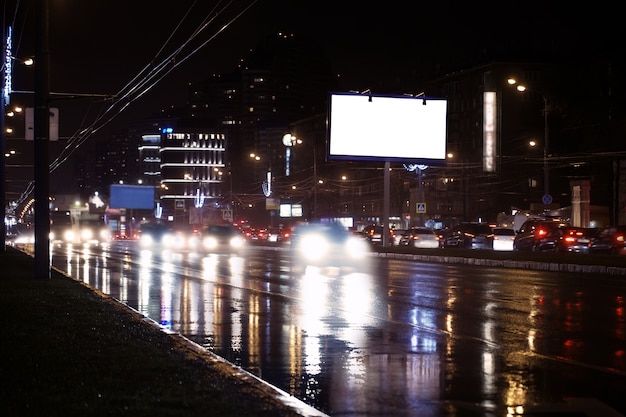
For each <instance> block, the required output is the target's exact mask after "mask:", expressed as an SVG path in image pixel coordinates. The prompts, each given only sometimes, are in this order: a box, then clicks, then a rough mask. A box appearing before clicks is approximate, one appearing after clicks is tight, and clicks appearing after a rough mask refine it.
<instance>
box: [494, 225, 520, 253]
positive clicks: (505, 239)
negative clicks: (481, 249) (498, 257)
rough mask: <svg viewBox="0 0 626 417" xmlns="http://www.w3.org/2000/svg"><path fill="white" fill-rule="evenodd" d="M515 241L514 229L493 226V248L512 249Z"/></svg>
mask: <svg viewBox="0 0 626 417" xmlns="http://www.w3.org/2000/svg"><path fill="white" fill-rule="evenodd" d="M514 241H515V230H513V229H511V228H508V227H495V228H494V229H493V250H498V251H512V250H513V242H514Z"/></svg>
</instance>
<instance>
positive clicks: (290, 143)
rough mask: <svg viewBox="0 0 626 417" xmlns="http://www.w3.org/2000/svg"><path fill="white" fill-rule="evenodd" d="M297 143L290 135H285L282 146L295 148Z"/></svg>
mask: <svg viewBox="0 0 626 417" xmlns="http://www.w3.org/2000/svg"><path fill="white" fill-rule="evenodd" d="M296 143H299V142H298V139H297V138H296V137H295V136H294V135H292V134H291V133H285V134H284V135H283V145H285V146H287V147H291V146H295V145H296Z"/></svg>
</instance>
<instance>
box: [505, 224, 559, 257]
mask: <svg viewBox="0 0 626 417" xmlns="http://www.w3.org/2000/svg"><path fill="white" fill-rule="evenodd" d="M562 227H571V225H570V224H569V223H567V222H564V221H561V220H553V219H545V220H526V221H525V222H524V224H522V226H521V227H520V229H519V230H518V231H517V234H516V235H515V240H514V241H513V249H514V250H516V251H530V252H555V251H556V250H557V249H556V245H557V241H558V239H559V231H558V229H559V228H562Z"/></svg>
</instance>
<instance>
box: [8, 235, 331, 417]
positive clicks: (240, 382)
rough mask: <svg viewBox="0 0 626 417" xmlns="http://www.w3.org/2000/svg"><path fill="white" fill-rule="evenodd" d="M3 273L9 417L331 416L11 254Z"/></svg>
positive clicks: (69, 280)
mask: <svg viewBox="0 0 626 417" xmlns="http://www.w3.org/2000/svg"><path fill="white" fill-rule="evenodd" d="M0 270H1V271H2V273H1V278H0V313H1V317H3V320H4V325H2V326H1V330H0V334H1V348H0V349H1V350H0V354H1V355H2V362H1V365H0V375H1V376H2V377H1V379H2V387H1V390H0V412H1V413H2V415H3V416H7V417H12V416H20V417H22V416H43V415H45V416H71V415H80V416H111V415H115V416H119V415H129V416H133V417H139V416H151V417H154V416H186V417H188V416H220V417H230V416H233V417H234V416H237V417H239V416H242V415H245V416H252V417H253V416H262V417H268V416H272V417H274V416H276V417H298V416H321V417H323V416H325V414H324V413H321V412H319V411H317V410H315V409H313V408H311V407H309V406H307V405H306V404H304V403H302V402H301V401H299V400H297V399H295V398H294V397H291V396H289V395H288V394H286V393H284V392H282V391H280V390H278V389H276V388H274V387H271V386H269V385H268V384H265V383H264V382H262V381H260V380H259V379H257V378H256V377H254V376H252V375H250V374H249V373H247V372H245V371H244V370H242V369H240V368H238V367H235V366H234V365H232V364H229V363H227V362H225V361H223V360H221V359H220V358H218V357H216V356H215V355H212V354H211V353H210V352H207V351H206V350H205V349H203V348H202V347H200V346H198V345H195V344H193V343H192V342H189V341H188V340H187V339H184V338H183V337H181V336H179V335H176V334H166V333H165V332H163V331H161V330H160V329H159V328H158V326H157V325H156V324H154V323H153V322H152V321H150V320H149V319H146V318H145V317H144V316H142V315H141V314H139V313H137V312H134V311H132V310H131V309H129V308H127V307H126V306H124V305H122V304H121V303H119V302H117V301H115V300H113V299H111V298H110V297H108V296H106V295H104V294H102V293H100V292H98V291H96V290H94V289H91V288H89V287H88V286H86V285H84V284H83V283H81V282H79V281H76V280H74V279H72V278H70V277H67V276H65V275H64V274H62V273H60V272H58V271H56V270H53V271H52V274H51V275H52V277H51V278H50V279H35V278H34V260H33V258H32V257H30V256H28V255H26V254H24V253H22V252H19V251H17V250H15V249H13V248H11V247H7V249H6V251H4V252H0Z"/></svg>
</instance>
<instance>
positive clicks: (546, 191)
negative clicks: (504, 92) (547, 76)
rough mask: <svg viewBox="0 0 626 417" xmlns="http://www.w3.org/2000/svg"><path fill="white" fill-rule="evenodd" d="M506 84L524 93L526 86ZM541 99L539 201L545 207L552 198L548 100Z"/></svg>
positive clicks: (511, 82) (511, 80)
mask: <svg viewBox="0 0 626 417" xmlns="http://www.w3.org/2000/svg"><path fill="white" fill-rule="evenodd" d="M507 83H508V84H509V85H511V86H515V89H516V90H517V91H519V92H520V93H523V92H525V91H526V86H525V85H523V84H518V82H517V80H516V79H514V78H509V79H508V80H507ZM541 98H542V99H543V197H542V198H541V201H542V202H543V204H545V205H550V204H552V196H551V195H550V167H549V165H548V151H549V133H550V131H549V129H548V112H549V108H548V98H547V97H546V96H545V95H544V94H541Z"/></svg>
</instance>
